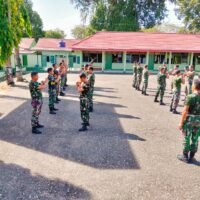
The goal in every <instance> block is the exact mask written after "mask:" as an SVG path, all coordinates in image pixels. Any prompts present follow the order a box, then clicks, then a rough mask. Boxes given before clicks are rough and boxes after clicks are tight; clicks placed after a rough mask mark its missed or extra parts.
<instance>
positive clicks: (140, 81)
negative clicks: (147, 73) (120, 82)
mask: <svg viewBox="0 0 200 200" xmlns="http://www.w3.org/2000/svg"><path fill="white" fill-rule="evenodd" d="M141 83H142V76H137V81H136V89H137V90H139V89H140V85H141Z"/></svg>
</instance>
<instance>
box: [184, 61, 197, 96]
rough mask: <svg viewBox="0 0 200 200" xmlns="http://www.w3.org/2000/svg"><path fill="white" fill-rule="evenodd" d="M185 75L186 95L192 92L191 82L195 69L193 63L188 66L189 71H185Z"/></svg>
mask: <svg viewBox="0 0 200 200" xmlns="http://www.w3.org/2000/svg"><path fill="white" fill-rule="evenodd" d="M185 74H186V77H187V83H186V96H187V95H188V94H192V84H193V80H194V76H195V71H194V67H193V65H190V66H189V71H188V72H186V73H185Z"/></svg>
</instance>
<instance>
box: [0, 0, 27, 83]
mask: <svg viewBox="0 0 200 200" xmlns="http://www.w3.org/2000/svg"><path fill="white" fill-rule="evenodd" d="M0 19H1V20H0V64H5V63H6V66H7V71H10V70H8V69H11V61H10V56H11V55H12V51H13V48H18V45H19V43H20V40H21V38H22V36H23V34H24V33H25V32H26V33H28V34H30V33H31V24H30V21H29V16H28V13H27V10H26V8H25V6H24V0H18V1H15V0H0ZM7 77H8V78H10V79H7V81H8V84H12V83H13V80H12V75H11V74H10V73H9V76H7Z"/></svg>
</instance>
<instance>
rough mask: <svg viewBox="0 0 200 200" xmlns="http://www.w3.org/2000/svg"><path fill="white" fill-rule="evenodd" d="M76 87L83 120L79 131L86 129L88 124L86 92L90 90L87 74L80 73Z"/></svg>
mask: <svg viewBox="0 0 200 200" xmlns="http://www.w3.org/2000/svg"><path fill="white" fill-rule="evenodd" d="M76 86H77V89H78V91H79V92H80V111H81V119H82V121H83V123H82V125H83V126H82V128H80V129H79V131H80V132H83V131H87V127H88V126H90V124H89V119H90V116H89V99H88V93H89V90H90V87H89V84H88V79H87V76H86V74H85V73H84V72H82V73H81V74H80V81H79V82H77V83H76Z"/></svg>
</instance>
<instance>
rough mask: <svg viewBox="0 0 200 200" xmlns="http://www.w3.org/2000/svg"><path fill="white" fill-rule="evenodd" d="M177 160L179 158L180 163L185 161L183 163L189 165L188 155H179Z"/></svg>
mask: <svg viewBox="0 0 200 200" xmlns="http://www.w3.org/2000/svg"><path fill="white" fill-rule="evenodd" d="M177 158H178V159H179V160H180V161H183V162H185V163H188V153H183V154H179V155H177Z"/></svg>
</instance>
